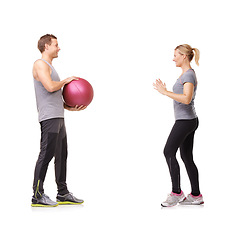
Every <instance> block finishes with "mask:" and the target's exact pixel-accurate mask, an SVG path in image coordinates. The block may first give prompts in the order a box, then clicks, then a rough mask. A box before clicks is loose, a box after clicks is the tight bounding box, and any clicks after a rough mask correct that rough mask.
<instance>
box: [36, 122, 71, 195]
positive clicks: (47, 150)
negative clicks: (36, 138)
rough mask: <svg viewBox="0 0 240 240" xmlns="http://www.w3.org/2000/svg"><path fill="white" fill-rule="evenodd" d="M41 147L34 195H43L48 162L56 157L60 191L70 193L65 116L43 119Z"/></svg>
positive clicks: (57, 181) (60, 192) (56, 175)
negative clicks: (68, 187)
mask: <svg viewBox="0 0 240 240" xmlns="http://www.w3.org/2000/svg"><path fill="white" fill-rule="evenodd" d="M40 125H41V148H40V153H39V157H38V160H37V163H36V167H35V173H34V181H33V191H34V196H35V197H36V198H37V197H41V195H42V193H44V189H43V183H44V180H45V176H46V173H47V169H48V164H49V162H50V161H51V160H52V158H53V157H55V162H54V164H55V179H56V183H57V188H58V193H59V194H61V195H63V194H66V193H68V189H67V184H66V170H67V166H66V164H67V136H66V129H65V123H64V119H63V118H53V119H48V120H45V121H42V122H41V123H40Z"/></svg>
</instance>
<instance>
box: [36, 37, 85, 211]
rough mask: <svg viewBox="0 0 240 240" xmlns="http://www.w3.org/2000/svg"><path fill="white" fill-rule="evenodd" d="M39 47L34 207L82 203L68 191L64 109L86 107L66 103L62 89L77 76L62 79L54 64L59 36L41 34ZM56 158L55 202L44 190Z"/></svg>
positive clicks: (73, 109) (75, 109)
mask: <svg viewBox="0 0 240 240" xmlns="http://www.w3.org/2000/svg"><path fill="white" fill-rule="evenodd" d="M38 49H39V50H40V52H41V54H42V59H39V60H37V61H36V62H35V63H34V65H33V78H34V87H35V93H36V101H37V109H38V117H39V122H40V125H41V148H40V154H39V157H38V160H37V163H36V167H35V173H34V181H33V192H34V195H33V197H32V206H33V207H45V206H47V207H55V206H57V205H58V204H81V203H83V200H81V199H77V198H76V197H74V196H73V195H72V194H71V193H69V191H68V188H67V184H66V160H67V137H66V129H65V123H64V108H65V109H67V110H70V111H80V110H84V109H85V108H86V106H83V105H82V106H75V107H69V106H67V105H66V104H65V103H63V100H62V91H61V88H62V87H63V86H64V85H65V84H68V83H70V82H71V81H72V80H77V79H76V77H69V78H67V79H64V80H62V81H60V78H59V76H58V74H57V72H56V70H55V69H54V68H53V66H52V61H53V59H54V58H57V57H58V52H59V51H60V48H59V46H58V41H57V38H56V37H55V36H54V35H51V34H46V35H44V36H42V37H41V38H40V39H39V41H38ZM53 157H55V162H54V163H55V179H56V183H57V189H58V194H57V202H55V201H52V200H51V199H50V198H49V197H48V196H47V195H46V194H45V193H44V189H43V183H44V179H45V176H46V173H47V168H48V164H49V162H50V161H51V159H52V158H53Z"/></svg>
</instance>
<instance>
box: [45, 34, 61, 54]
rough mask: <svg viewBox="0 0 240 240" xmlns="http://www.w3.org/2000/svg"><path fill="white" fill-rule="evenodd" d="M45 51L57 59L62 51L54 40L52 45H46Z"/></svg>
mask: <svg viewBox="0 0 240 240" xmlns="http://www.w3.org/2000/svg"><path fill="white" fill-rule="evenodd" d="M45 51H47V53H48V54H49V55H50V56H51V57H52V58H57V57H58V52H59V51H60V48H59V46H58V41H57V39H52V42H51V45H47V44H46V46H45Z"/></svg>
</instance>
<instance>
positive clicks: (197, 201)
mask: <svg viewBox="0 0 240 240" xmlns="http://www.w3.org/2000/svg"><path fill="white" fill-rule="evenodd" d="M203 203H204V201H203V196H202V194H200V195H199V196H193V195H192V194H191V193H190V194H188V195H187V197H186V198H185V199H184V200H183V201H182V202H180V204H181V205H201V204H203Z"/></svg>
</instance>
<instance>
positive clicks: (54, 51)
mask: <svg viewBox="0 0 240 240" xmlns="http://www.w3.org/2000/svg"><path fill="white" fill-rule="evenodd" d="M38 49H39V51H40V52H41V53H44V52H46V53H48V54H49V55H51V56H52V57H53V58H56V57H58V52H59V50H60V48H59V46H58V41H57V38H56V37H55V36H54V35H52V34H46V35H44V36H42V37H41V38H40V39H39V41H38Z"/></svg>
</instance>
